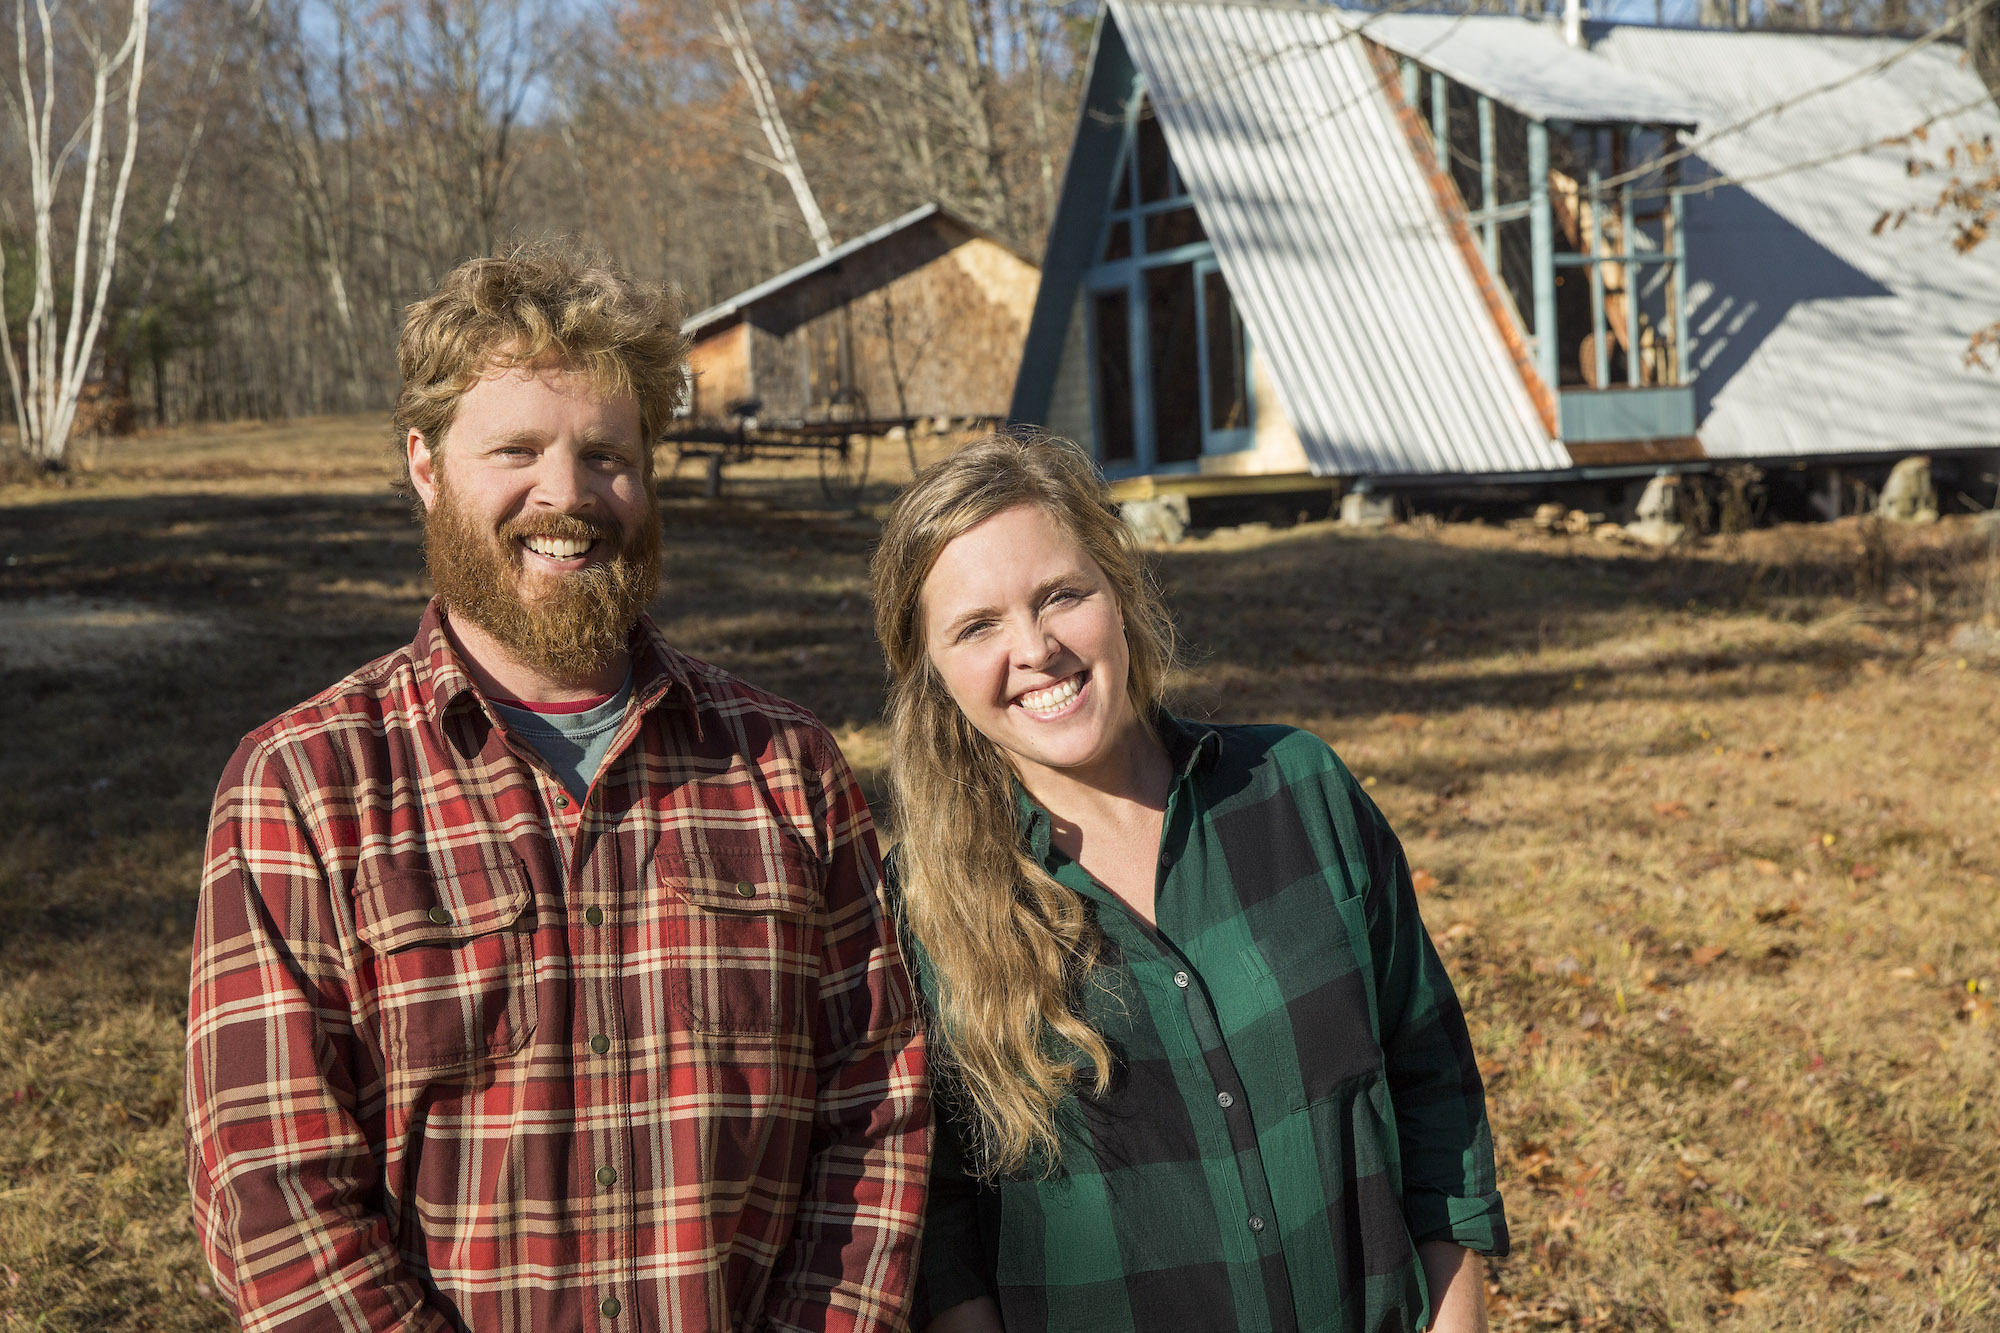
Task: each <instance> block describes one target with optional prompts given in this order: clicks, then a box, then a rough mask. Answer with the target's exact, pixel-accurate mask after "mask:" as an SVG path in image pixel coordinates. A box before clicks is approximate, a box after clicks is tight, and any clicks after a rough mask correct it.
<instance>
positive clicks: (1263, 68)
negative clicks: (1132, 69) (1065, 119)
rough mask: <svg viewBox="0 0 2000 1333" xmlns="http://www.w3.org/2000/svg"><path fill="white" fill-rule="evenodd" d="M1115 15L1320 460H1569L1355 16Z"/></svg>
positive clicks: (1419, 464)
mask: <svg viewBox="0 0 2000 1333" xmlns="http://www.w3.org/2000/svg"><path fill="white" fill-rule="evenodd" d="M1110 12H1111V21H1112V22H1113V23H1115V24H1116V25H1117V27H1118V29H1119V32H1120V34H1121V35H1122V36H1123V38H1124V40H1125V42H1126V44H1127V45H1128V47H1129V49H1130V51H1131V55H1132V59H1133V62H1134V64H1135V65H1136V67H1137V69H1138V71H1139V73H1140V74H1141V75H1142V76H1143V78H1144V79H1145V82H1146V85H1147V88H1148V90H1149V92H1150V95H1151V96H1152V98H1153V101H1154V105H1155V107H1156V108H1157V111H1158V114H1159V117H1160V120H1161V122H1162V123H1163V125H1164V127H1165V130H1166V136H1167V142H1168V146H1169V148H1170V149H1171V151H1172V153H1173V156H1174V161H1175V163H1176V165H1177V166H1178V168H1179V170H1180V173H1181V176H1182V179H1183V180H1184V181H1185V182H1186V184H1187V188H1188V192H1189V193H1190V195H1192V196H1193V199H1194V202H1195V207H1196V209H1197V211H1198V212H1199V213H1200V215H1201V220H1202V225H1203V226H1204V228H1205V229H1206V230H1207V232H1208V235H1209V237H1210V238H1211V239H1212V241H1213V243H1214V246H1215V252H1216V258H1217V260H1218V262H1219V263H1220V265H1221V267H1222V271H1223V273H1224V275H1225V277H1226V278H1227V280H1228V282H1229V285H1230V289H1231V291H1232V293H1233V294H1234V295H1235V298H1236V301H1237V304H1238V306H1239V308H1240V309H1241V310H1242V312H1243V316H1244V320H1245V323H1246V324H1247V325H1248V326H1249V330H1250V336H1251V339H1252V341H1253V343H1254V344H1255V345H1256V347H1257V348H1258V349H1259V350H1260V351H1261V352H1262V354H1263V355H1264V356H1265V357H1266V358H1268V360H1269V363H1270V365H1271V368H1272V371H1273V373H1274V376H1275V378H1276V380H1277V384H1278V389H1279V393H1280V396H1281V397H1282V398H1283V400H1284V401H1283V406H1284V408H1285V412H1286V415H1287V416H1288V417H1289V419H1290V420H1291V422H1292V424H1293V426H1294V427H1295V428H1296V430H1297V432H1298V436H1299V440H1300V443H1301V444H1302V445H1303V446H1304V448H1305V451H1306V454H1307V456H1308V458H1309V459H1310V461H1311V464H1312V467H1313V470H1314V471H1315V472H1318V473H1321V474H1323V475H1343V476H1409V475H1425V474H1458V475H1465V474H1480V473H1486V474H1491V473H1521V472H1544V471H1551V470H1557V469H1562V468H1565V467H1567V466H1569V457H1568V455H1567V454H1566V453H1565V452H1564V451H1563V449H1562V448H1561V446H1560V445H1558V444H1557V443H1556V442H1555V441H1554V440H1553V439H1552V438H1551V437H1550V435H1549V432H1548V431H1547V429H1546V428H1545V427H1544V426H1543V425H1542V422H1541V419H1540V416H1539V414H1538V413H1537V411H1536V408H1535V405H1534V402H1533V400H1532V399H1531V398H1530V396H1529V393H1528V390H1527V387H1526V385H1525V384H1524V383H1523V382H1522V379H1521V377H1520V374H1519V373H1518V371H1517V370H1516V368H1515V366H1514V363H1513V361H1512V358H1511V357H1510V355H1509V353H1508V349H1507V347H1506V345H1505V343H1504V340H1503V339H1502V337H1501V334H1500V330H1499V329H1498V327H1497V326H1496V325H1495V324H1494V322H1493V319H1492V317H1491V315H1490V314H1489V312H1488V311H1487V309H1486V307H1485V305H1484V304H1483V302H1482V300H1481V297H1480V293H1479V289H1478V286H1477V284H1476V282H1475V280H1474V276H1473V274H1472V272H1471V271H1470V270H1469V268H1468V265H1467V261H1466V259H1465V257H1464V256H1463V255H1462V254H1461V253H1460V252H1459V250H1458V248H1457V246H1456V245H1455V244H1454V242H1453V239H1452V235H1451V232H1450V229H1449V228H1448V226H1447V225H1446V222H1445V220H1444V218H1443V217H1442V216H1441V215H1440V214H1439V211H1438V208H1437V205H1436V203H1435V201H1434V199H1433V198H1432V195H1431V191H1430V188H1429V185H1428V183H1427V182H1426V180H1425V178H1424V175H1423V173H1422V171H1421V170H1420V169H1419V166H1418V163H1417V161H1416V158H1415V155H1414V154H1413V153H1412V152H1411V150H1410V146H1409V144H1408V143H1407V141H1406V140H1405V138H1404V135H1403V132H1402V130H1401V128H1400V127H1399V125H1398V123H1397V121H1396V119H1395V116H1394V114H1393V110H1392V108H1391V105H1390V103H1389V101H1388V98H1387V97H1386V96H1385V94H1384V91H1383V89H1382V86H1381V84H1380V82H1379V80H1378V78H1377V76H1376V73H1375V71H1374V69H1373V68H1372V66H1371V62H1370V61H1369V59H1368V56H1367V53H1366V50H1365V48H1364V46H1363V44H1362V42H1361V41H1360V40H1358V39H1356V38H1354V37H1353V36H1351V34H1350V27H1351V25H1352V24H1353V23H1354V22H1355V21H1356V20H1355V19H1354V18H1353V17H1351V16H1343V15H1342V14H1340V13H1339V12H1338V11H1335V10H1332V9H1300V8H1285V9H1280V8H1262V7H1253V6H1248V5H1239V4H1227V3H1209V4H1178V3H1132V2H1131V0H1111V7H1110ZM1073 188H1078V187H1077V186H1076V185H1075V183H1073ZM1092 188H1094V187H1092Z"/></svg>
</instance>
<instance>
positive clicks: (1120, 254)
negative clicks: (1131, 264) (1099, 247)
mask: <svg viewBox="0 0 2000 1333" xmlns="http://www.w3.org/2000/svg"><path fill="white" fill-rule="evenodd" d="M1131 257H1132V224H1131V223H1129V222H1126V221H1124V220H1123V219H1120V220H1119V221H1117V222H1114V223H1112V224H1111V227H1110V229H1109V230H1108V231H1106V232H1105V233H1104V258H1105V260H1106V261H1107V262H1108V261H1110V260H1113V259H1130V258H1131Z"/></svg>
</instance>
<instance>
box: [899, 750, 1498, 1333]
mask: <svg viewBox="0 0 2000 1333" xmlns="http://www.w3.org/2000/svg"><path fill="white" fill-rule="evenodd" d="M1162 730H1163V733H1164V736H1165V739H1166V740H1167V742H1168V747H1169V750H1170V752H1171V753H1172V754H1173V757H1174V760H1175V768H1176V771H1177V773H1178V778H1177V781H1176V783H1175V786H1174V789H1173V793H1172V795H1171V797H1170V799H1169V802H1168V805H1167V813H1166V821H1165V828H1164V832H1163V835H1162V838H1161V853H1160V871H1159V885H1158V904H1157V914H1158V928H1157V929H1154V928H1150V927H1148V926H1147V925H1146V924H1145V923H1144V922H1143V921H1141V920H1140V919H1139V918H1138V917H1137V916H1135V915H1134V914H1133V913H1132V912H1130V911H1129V910H1127V909H1126V908H1125V907H1124V906H1123V905H1122V904H1120V903H1119V902H1118V901H1117V900H1116V899H1115V898H1113V897H1112V896H1111V895H1110V894H1109V893H1108V892H1107V891H1106V890H1105V889H1104V888H1102V887H1101V886H1100V885H1098V884H1096V883H1095V882H1094V881H1093V880H1091V878H1090V877H1089V876H1088V875H1087V874H1085V873H1084V872H1083V870H1082V869H1081V868H1080V867H1079V866H1077V865H1076V863H1075V862H1073V861H1071V860H1070V859H1069V858H1068V857H1066V856H1064V855H1063V854H1062V853H1061V852H1059V851H1056V850H1054V849H1053V848H1052V847H1051V846H1050V845H1049V820H1048V815H1047V813H1046V812H1045V811H1043V810H1041V809H1040V808H1039V807H1037V806H1035V805H1034V804H1033V803H1032V802H1030V801H1028V800H1027V799H1026V798H1025V796H1024V797H1023V799H1022V806H1021V811H1022V824H1023V836H1024V837H1025V838H1027V839H1028V841H1029V844H1030V846H1031V847H1032V848H1033V850H1034V852H1035V854H1036V855H1037V856H1038V857H1040V858H1041V860H1042V863H1043V864H1044V865H1045V866H1046V867H1047V868H1048V869H1049V871H1050V872H1051V873H1053V874H1054V875H1055V876H1056V878H1057V879H1058V880H1060V881H1061V882H1062V883H1064V884H1067V885H1069V886H1070V887H1071V888H1073V889H1075V890H1076V891H1077V892H1078V893H1081V894H1083V895H1084V896H1085V897H1086V898H1088V899H1089V900H1091V901H1092V902H1093V903H1094V904H1095V905H1096V908H1097V915H1098V920H1099V923H1100V925H1101V926H1102V928H1103V932H1104V937H1105V957H1104V968H1103V973H1102V978H1101V979H1102V980H1103V981H1104V982H1105V983H1106V984H1105V985H1104V986H1103V987H1098V986H1088V987H1086V988H1085V991H1086V996H1085V1000H1084V1003H1085V1008H1086V1012H1087V1014H1088V1016H1089V1018H1090V1020H1091V1021H1092V1022H1093V1023H1094V1024H1095V1025H1096V1026H1097V1028H1098V1030H1099V1031H1101V1032H1103V1033H1104V1034H1105V1035H1106V1036H1107V1037H1109V1038H1110V1039H1111V1040H1112V1045H1113V1049H1114V1051H1115V1052H1116V1053H1117V1055H1118V1057H1119V1068H1118V1076H1117V1079H1116V1082H1115V1085H1114V1086H1113V1088H1112V1089H1111V1091H1110V1092H1109V1093H1108V1094H1107V1095H1106V1096H1103V1097H1092V1096H1078V1097H1076V1098H1073V1099H1072V1100H1071V1101H1070V1102H1069V1103H1067V1104H1066V1106H1065V1113H1064V1115H1063V1116H1062V1117H1061V1133H1062V1147H1063V1160H1062V1169H1061V1171H1060V1172H1059V1173H1058V1174H1057V1175H1055V1176H1053V1177H1051V1178H1048V1179H1036V1178H1034V1176H1033V1173H1028V1174H1026V1175H1024V1176H1022V1177H1020V1178H1016V1179H1009V1180H1004V1181H1001V1182H1000V1183H999V1184H998V1185H997V1186H988V1185H983V1184H980V1183H979V1182H977V1181H975V1180H974V1179H972V1178H971V1177H970V1176H969V1175H968V1174H967V1173H966V1171H965V1169H964V1167H963V1162H962V1158H961V1150H960V1148H959V1147H958V1138H959V1136H957V1135H954V1134H952V1133H950V1132H949V1129H950V1127H949V1125H946V1126H945V1127H944V1128H943V1129H941V1131H940V1133H939V1136H938V1138H939V1143H938V1157H937V1164H936V1166H935V1168H934V1170H933V1176H932V1193H931V1205H930V1212H929V1216H928V1219H927V1221H926V1231H925V1249H924V1255H923V1259H922V1276H921V1279H920V1284H919V1308H918V1310H917V1311H916V1318H915V1320H914V1321H913V1322H914V1325H915V1326H916V1327H922V1326H923V1323H924V1321H925V1320H926V1319H927V1318H928V1317H929V1315H930V1314H931V1313H932V1312H935V1311H942V1310H945V1309H948V1308H950V1307H951V1306H953V1305H955V1304H958V1303H959V1302H961V1301H964V1300H968V1299H971V1298H973V1297H975V1296H978V1295H981V1294H990V1295H992V1296H994V1297H995V1298H996V1299H998V1301H999V1302H1000V1305H1001V1308H1002V1312H1003V1313H1004V1315H1005V1318H1006V1324H1007V1328H1008V1330H1009V1333H1035V1331H1036V1330H1043V1329H1047V1330H1069V1329H1075V1330H1089V1333H1117V1331H1118V1330H1122V1329H1130V1330H1135V1331H1136V1330H1149V1331H1150V1330H1160V1329H1234V1330H1240V1331H1241V1333H1263V1331H1265V1330H1269V1331H1271V1333H1280V1331H1283V1333H1289V1331H1291V1330H1312V1331H1314V1333H1317V1331H1318V1330H1335V1329H1339V1330H1350V1329H1351V1330H1369V1331H1370V1333H1373V1331H1374V1330H1378V1329H1380V1330H1388V1329H1414V1328H1417V1327H1419V1326H1420V1325H1421V1323H1422V1321H1423V1320H1424V1319H1425V1318H1427V1299H1426V1293H1425V1289H1424V1279H1423V1274H1422V1269H1421V1267H1420V1265H1419V1264H1418V1262H1417V1256H1416V1250H1415V1245H1416V1243H1417V1242H1420V1241H1427V1240H1450V1241H1455V1242H1457V1243H1458V1244H1461V1245H1464V1246H1467V1247H1469V1248H1471V1249H1474V1250H1478V1251H1481V1252H1484V1253H1487V1254H1495V1255H1498V1254H1504V1253H1506V1250H1507V1226H1506V1220H1505V1215H1504V1213H1503V1211H1502V1208H1501V1203H1500V1195H1499V1193H1498V1191H1497V1189H1496V1187H1495V1184H1494V1173H1493V1145H1492V1139H1491V1136H1490V1134H1489V1132H1488V1130H1487V1123H1486V1106H1485V1097H1484V1094H1483V1091H1482V1089H1481V1086H1480V1081H1479V1071H1478V1068H1477V1067H1476V1066H1475V1064H1474V1062H1473V1055H1472V1046H1471V1042H1470V1040H1469V1039H1468V1037H1467V1035H1466V1028H1465V1018H1464V1015H1463V1014H1462V1013H1461V1011H1460V1009H1459V1005H1458V998H1457V996H1456V995H1455V994H1454V993H1453V991H1452V986H1451V980H1450V978H1449V977H1447V976H1446V975H1445V971H1444V966H1443V964H1442V963H1440V962H1439V960H1438V956H1437V953H1436V951H1435V950H1434V949H1433V948H1432V947H1431V942H1430V938H1429V936H1428V935H1427V934H1426V933H1425V931H1424V927H1423V923H1422V921H1421V920H1419V919H1418V915H1417V905H1416V899H1415V896H1414V894H1413V892H1412V890H1411V887H1410V875H1409V869H1408V866H1407V864H1406V862H1405V861H1404V858H1403V853H1402V849H1401V847H1400V846H1399V845H1398V843H1397V841H1396V838H1395V835H1394V834H1392V833H1391V832H1390V830H1389V827H1388V824H1387V823H1386V821H1384V819H1383V817H1382V814H1381V812H1380V811H1379V810H1377V809H1376V808H1375V805H1374V803H1373V802H1372V801H1370V800H1369V799H1368V797H1367V795H1366V794H1365V793H1363V791H1362V790H1361V788H1360V786H1359V785H1358V784H1357V783H1356V782H1355V781H1354V778H1353V776H1352V775H1351V774H1349V773H1348V771H1347V769H1346V768H1345V767H1343V766H1342V764H1341V762H1340V761H1339V759H1337V758H1336V757H1335V756H1334V754H1333V752H1332V751H1331V750H1329V749H1328V748H1327V747H1326V745H1325V744H1323V743H1322V742H1321V741H1319V740H1318V739H1317V738H1315V737H1313V736H1312V735H1310V734H1308V733H1306V732H1302V731H1295V730H1293V729H1291V728H1288V727H1248V726H1234V727H1205V726H1199V725H1195V724H1190V723H1185V722H1182V721H1179V720H1178V719H1173V718H1166V719H1163V720H1162ZM892 874H893V866H892ZM892 891H893V890H892ZM913 953H914V951H913ZM917 956H918V958H919V964H920V981H921V982H922V983H923V988H924V990H925V992H926V993H927V994H928V993H932V986H931V981H932V979H931V978H930V977H928V976H927V975H923V972H924V971H925V970H927V969H926V968H925V967H924V963H923V960H922V958H921V955H917ZM948 1100H949V1099H947V1101H948ZM946 1119H947V1117H944V1116H941V1117H940V1120H941V1121H942V1120H946Z"/></svg>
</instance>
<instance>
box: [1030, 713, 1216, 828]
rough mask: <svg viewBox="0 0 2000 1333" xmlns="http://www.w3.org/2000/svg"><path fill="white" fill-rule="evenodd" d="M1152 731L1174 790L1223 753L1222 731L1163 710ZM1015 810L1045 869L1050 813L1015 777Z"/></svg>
mask: <svg viewBox="0 0 2000 1333" xmlns="http://www.w3.org/2000/svg"><path fill="white" fill-rule="evenodd" d="M1153 731H1154V734H1155V735H1157V736H1158V737H1159V738H1160V743H1161V744H1162V745H1164V746H1166V747H1167V758H1168V759H1169V760H1170V761H1171V762H1172V763H1173V766H1174V783H1175V786H1176V787H1178V786H1179V785H1180V784H1181V783H1184V782H1191V781H1193V780H1194V779H1195V778H1196V777H1198V776H1201V775H1203V774H1206V773H1207V771H1208V770H1209V769H1210V768H1212V767H1214V765H1215V760H1216V756H1217V755H1219V754H1221V753H1222V733H1221V732H1219V731H1217V730H1216V729H1215V728H1214V727H1211V726H1206V725H1204V724H1202V723H1199V722H1190V721H1188V720H1187V719H1185V718H1179V717H1175V716H1174V715H1173V714H1172V713H1169V712H1167V711H1166V710H1165V709H1164V708H1163V709H1160V710H1159V711H1157V712H1155V713H1154V714H1153ZM1014 809H1015V814H1016V817H1017V818H1018V819H1019V821H1020V826H1021V837H1022V838H1023V839H1024V840H1025V841H1026V842H1027V844H1028V851H1029V853H1030V854H1032V855H1033V856H1034V858H1035V860H1036V861H1038V862H1040V863H1041V864H1042V865H1044V866H1046V865H1047V864H1048V861H1049V837H1050V834H1051V833H1052V832H1053V829H1052V826H1051V824H1050V822H1049V812H1048V811H1047V810H1045V809H1043V808H1042V804H1041V802H1039V801H1037V800H1036V799H1035V798H1034V797H1032V796H1030V795H1028V789H1027V788H1026V787H1023V786H1022V785H1021V783H1020V780H1019V779H1018V778H1017V779H1015V781H1014Z"/></svg>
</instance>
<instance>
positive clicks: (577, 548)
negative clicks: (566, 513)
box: [521, 536, 597, 560]
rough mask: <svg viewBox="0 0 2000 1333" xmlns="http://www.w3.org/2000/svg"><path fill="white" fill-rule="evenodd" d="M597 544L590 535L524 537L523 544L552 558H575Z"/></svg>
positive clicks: (538, 553) (537, 553) (537, 552)
mask: <svg viewBox="0 0 2000 1333" xmlns="http://www.w3.org/2000/svg"><path fill="white" fill-rule="evenodd" d="M596 544H597V542H596V540H595V539H594V538H589V537H540V536H534V537H523V538H521V545H523V546H525V547H527V548H528V549H529V550H530V551H533V552H534V553H535V554H536V555H541V556H547V557H548V558H549V559H551V560H574V559H576V558H577V557H578V556H580V555H583V554H584V553H586V552H587V551H589V550H590V548H591V547H593V546H595V545H596Z"/></svg>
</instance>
